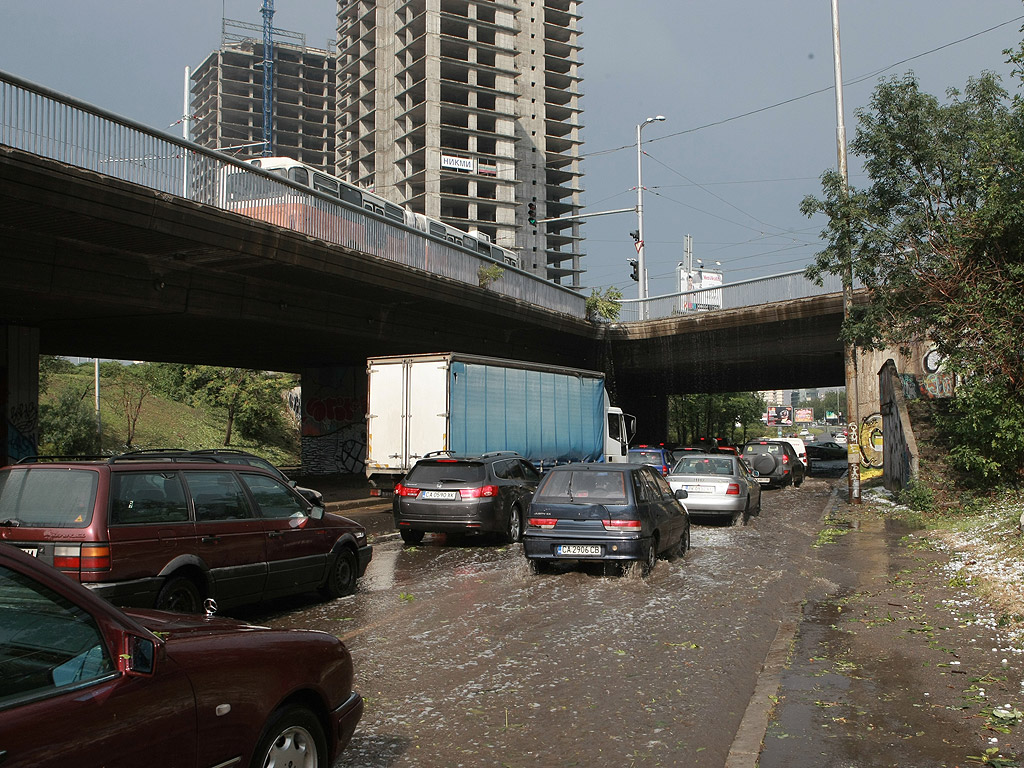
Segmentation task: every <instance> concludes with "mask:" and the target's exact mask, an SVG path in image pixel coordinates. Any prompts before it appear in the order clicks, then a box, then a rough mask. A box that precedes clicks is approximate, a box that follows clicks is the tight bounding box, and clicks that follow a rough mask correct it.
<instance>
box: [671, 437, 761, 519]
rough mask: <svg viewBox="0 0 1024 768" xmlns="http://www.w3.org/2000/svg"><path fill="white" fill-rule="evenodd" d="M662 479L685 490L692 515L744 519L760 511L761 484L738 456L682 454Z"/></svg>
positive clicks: (687, 504)
mask: <svg viewBox="0 0 1024 768" xmlns="http://www.w3.org/2000/svg"><path fill="white" fill-rule="evenodd" d="M665 479H666V480H668V484H669V486H670V487H671V488H672V490H673V492H674V491H678V490H684V491H686V493H687V497H686V508H687V509H688V510H689V512H690V515H691V516H693V515H708V516H709V517H718V518H725V519H726V520H730V521H731V522H733V523H735V522H737V521H740V520H742V521H743V522H744V523H745V522H746V521H747V519H748V518H749V517H750V516H751V515H756V514H759V513H760V512H761V486H760V485H759V484H758V482H757V481H756V480H755V479H754V478H753V477H751V475H750V472H749V471H748V470H747V466H746V464H744V463H743V461H742V460H741V459H740V458H739V457H738V456H729V455H725V454H720V455H707V456H699V455H697V456H684V457H683V458H681V459H680V460H679V461H677V462H676V465H675V466H674V467H673V468H672V471H671V472H670V473H669V475H668V477H666V478H665Z"/></svg>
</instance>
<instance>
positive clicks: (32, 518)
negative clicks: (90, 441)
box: [0, 467, 99, 528]
mask: <svg viewBox="0 0 1024 768" xmlns="http://www.w3.org/2000/svg"><path fill="white" fill-rule="evenodd" d="M98 479H99V475H98V474H97V473H96V472H93V471H91V470H87V469H67V468H58V467H33V468H32V469H25V470H21V469H18V470H14V469H7V470H4V471H0V525H24V526H29V527H32V528H85V527H86V526H87V525H89V523H91V522H92V510H93V506H94V504H95V501H96V486H97V482H98Z"/></svg>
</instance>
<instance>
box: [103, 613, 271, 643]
mask: <svg viewBox="0 0 1024 768" xmlns="http://www.w3.org/2000/svg"><path fill="white" fill-rule="evenodd" d="M123 610H124V612H125V613H127V614H128V615H129V616H131V617H132V618H133V619H135V620H136V621H137V622H139V624H141V625H142V626H144V627H145V628H146V629H148V630H149V631H150V632H152V633H153V634H155V635H157V636H158V637H163V638H167V637H169V636H170V637H182V636H189V635H204V636H207V635H223V634H232V633H237V632H249V631H253V632H255V631H260V630H267V629H268V628H267V627H258V626H255V625H253V624H246V623H245V622H242V621H236V620H234V619H226V618H220V617H218V616H212V617H207V616H198V615H191V614H186V613H171V612H169V611H152V610H143V609H137V608H126V609H123Z"/></svg>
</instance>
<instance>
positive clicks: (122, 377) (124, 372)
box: [108, 363, 153, 448]
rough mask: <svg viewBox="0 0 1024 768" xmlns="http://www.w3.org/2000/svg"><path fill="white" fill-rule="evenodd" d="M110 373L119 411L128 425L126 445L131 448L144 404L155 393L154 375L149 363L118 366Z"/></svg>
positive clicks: (111, 369) (110, 370)
mask: <svg viewBox="0 0 1024 768" xmlns="http://www.w3.org/2000/svg"><path fill="white" fill-rule="evenodd" d="M108 371H109V374H110V376H111V378H112V379H113V381H114V393H115V397H116V399H117V405H118V409H119V410H120V411H121V413H122V414H124V418H125V424H126V425H127V430H126V433H125V440H124V444H125V446H127V447H128V448H131V447H132V443H133V442H134V440H135V430H136V428H137V427H138V423H139V416H140V415H141V414H142V404H143V403H144V402H145V400H146V398H147V397H149V396H150V395H151V394H152V393H153V373H152V370H151V369H150V367H149V364H148V363H138V364H136V365H118V366H117V367H116V368H110V369H108Z"/></svg>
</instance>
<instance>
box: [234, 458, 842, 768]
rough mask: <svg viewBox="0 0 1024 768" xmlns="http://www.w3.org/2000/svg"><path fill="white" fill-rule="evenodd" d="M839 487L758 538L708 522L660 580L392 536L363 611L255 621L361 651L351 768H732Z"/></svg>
mask: <svg viewBox="0 0 1024 768" xmlns="http://www.w3.org/2000/svg"><path fill="white" fill-rule="evenodd" d="M834 482H835V481H834V480H829V479H823V478H808V480H807V481H806V482H805V483H804V484H803V486H802V487H801V488H799V489H795V488H786V489H782V490H771V491H765V493H764V496H763V509H762V512H761V515H760V516H759V517H755V518H751V520H750V522H749V523H748V524H747V525H746V526H739V527H721V526H716V525H706V524H700V523H699V522H698V523H697V524H695V525H694V527H693V531H692V549H691V550H690V551H689V552H688V553H687V555H686V557H685V558H683V559H680V560H676V561H666V560H661V561H659V562H658V564H657V567H656V568H655V569H654V571H653V573H652V574H651V575H650V576H649V577H648V578H647V579H642V578H640V577H639V576H638V575H637V574H636V573H634V572H632V571H630V572H627V574H626V575H624V576H622V577H611V578H607V577H604V576H603V575H602V574H601V571H600V570H599V569H589V568H571V569H564V570H559V571H558V572H556V573H553V574H546V575H534V574H533V573H531V572H530V570H529V568H528V567H527V564H526V560H525V558H524V557H523V555H522V547H521V545H512V546H502V545H498V544H494V543H493V542H489V541H485V540H479V539H474V538H466V539H461V540H459V539H455V540H452V539H451V538H449V539H445V537H441V536H431V535H429V534H428V536H427V538H426V539H425V540H424V542H423V543H422V544H421V545H420V546H417V547H409V546H405V545H403V543H402V541H401V539H400V538H399V536H398V534H397V533H392V532H390V531H383V532H380V533H378V534H377V535H376V536H375V537H374V539H375V540H374V541H373V544H374V556H373V561H372V562H371V564H370V568H369V570H368V571H367V574H366V576H365V577H364V578H363V579H362V580H361V582H360V589H359V591H358V592H357V593H356V594H355V595H353V596H351V597H347V598H342V599H339V600H335V601H333V602H329V603H315V602H309V603H307V604H304V605H302V606H300V607H298V608H296V605H295V603H294V602H292V603H290V604H288V606H287V608H288V610H287V612H277V613H266V612H264V613H262V614H256V615H250V616H246V617H245V618H247V619H248V620H251V621H259V622H261V623H266V624H272V625H275V626H282V627H284V626H287V627H306V628H313V629H320V630H325V631H328V632H331V633H333V634H336V635H338V636H339V637H341V638H342V639H343V640H344V641H345V643H346V644H347V645H348V647H349V648H350V649H351V651H352V654H353V657H354V660H355V667H356V687H357V689H358V690H359V691H360V692H361V693H362V695H363V697H364V698H365V700H366V709H365V713H364V715H363V719H362V721H361V723H360V724H359V727H358V729H357V731H356V735H355V737H354V739H353V741H352V743H351V744H350V746H349V747H348V749H346V750H345V752H344V753H343V754H342V756H341V758H340V759H339V761H338V762H337V763H336V765H338V766H414V765H415V766H467V768H468V767H470V766H537V765H543V766H672V765H695V766H696V765H700V766H719V765H724V764H725V761H726V756H727V755H728V753H729V749H730V745H731V744H732V742H733V739H734V737H735V735H736V731H737V728H738V727H739V724H740V721H741V719H742V717H743V714H744V712H745V710H746V707H747V704H748V701H749V700H750V697H751V694H752V692H753V689H754V685H755V683H756V681H757V676H758V673H759V671H760V668H761V665H762V662H763V661H764V659H765V655H766V653H767V651H768V649H769V647H770V645H771V643H772V641H773V640H774V639H775V635H776V633H777V631H778V628H779V625H780V621H781V620H782V619H783V618H784V617H785V616H787V615H792V613H793V612H794V611H796V610H798V605H799V603H800V601H801V600H802V598H803V597H804V595H805V594H806V593H807V591H808V589H810V588H812V587H814V586H815V585H816V584H818V582H821V581H822V579H821V578H820V576H819V574H818V565H817V563H818V561H817V558H816V557H815V555H814V553H815V550H814V549H812V546H811V545H812V544H813V543H814V542H815V538H816V536H817V533H818V530H819V528H820V520H821V517H822V513H823V511H824V509H825V507H826V504H827V502H828V496H829V493H830V490H831V484H832V483H834ZM819 586H820V584H819Z"/></svg>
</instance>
